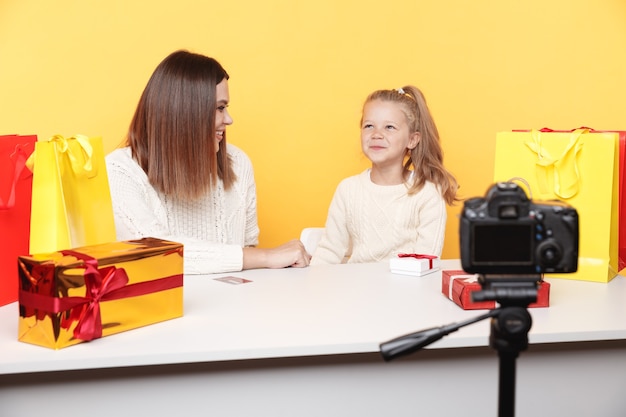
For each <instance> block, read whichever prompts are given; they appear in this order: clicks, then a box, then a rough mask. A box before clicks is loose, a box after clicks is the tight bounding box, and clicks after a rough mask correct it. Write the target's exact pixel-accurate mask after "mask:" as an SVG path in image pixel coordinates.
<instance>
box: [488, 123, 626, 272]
mask: <svg viewBox="0 0 626 417" xmlns="http://www.w3.org/2000/svg"><path fill="white" fill-rule="evenodd" d="M514 177H519V178H523V179H525V180H526V181H527V182H528V184H529V187H530V192H531V194H532V195H531V196H530V197H531V198H532V199H533V200H554V199H557V200H561V201H564V202H566V203H568V204H570V205H571V206H573V207H574V208H576V210H577V211H578V216H579V252H578V255H579V256H578V271H577V272H576V273H573V274H547V275H546V276H548V277H554V278H565V279H575V280H583V281H595V282H608V281H610V280H611V279H612V278H613V277H615V276H616V275H617V270H618V249H619V247H618V231H619V229H618V227H619V217H618V208H619V198H618V195H619V194H618V193H619V133H618V132H596V131H594V132H590V130H589V129H586V128H581V129H575V130H573V131H567V132H556V131H538V130H531V131H514V132H499V133H498V134H497V137H496V156H495V169H494V180H495V181H507V180H509V179H511V178H514Z"/></svg>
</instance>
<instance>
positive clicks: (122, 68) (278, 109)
mask: <svg viewBox="0 0 626 417" xmlns="http://www.w3.org/2000/svg"><path fill="white" fill-rule="evenodd" d="M180 48H185V49H189V50H192V51H195V52H200V53H204V54H207V55H210V56H213V57H215V58H217V59H218V60H219V61H220V62H221V63H222V64H223V65H224V66H225V68H226V69H227V71H228V72H229V73H230V75H231V81H230V90H231V101H232V103H231V114H232V116H233V118H234V119H235V124H234V125H233V126H232V127H231V128H230V129H229V131H228V140H229V141H230V142H231V143H234V144H236V145H239V146H240V147H242V148H244V149H245V150H246V152H247V153H248V154H249V156H250V157H251V159H252V161H253V163H254V166H255V170H256V178H257V182H258V184H257V185H258V199H259V201H258V203H259V220H260V226H261V245H262V246H271V245H275V244H279V243H282V242H283V241H286V240H288V239H291V238H295V237H297V236H298V235H299V232H300V229H301V228H302V227H305V226H315V225H319V226H321V225H323V224H324V222H325V218H326V211H327V208H328V204H329V202H330V199H331V197H332V194H333V192H334V189H335V186H336V185H337V183H338V182H339V181H340V180H341V179H342V178H344V177H346V176H349V175H352V174H355V173H358V172H360V171H361V170H363V169H364V168H365V167H367V166H368V163H367V160H366V159H365V158H364V157H363V156H362V155H361V151H360V147H359V129H358V121H359V118H360V110H361V104H362V101H363V99H364V98H365V97H366V96H367V94H369V93H370V92H371V91H373V90H375V89H379V88H396V87H399V86H401V85H404V84H414V85H417V86H418V87H420V88H421V89H422V90H423V91H424V93H425V95H426V98H427V100H428V101H429V105H430V107H431V110H432V112H433V115H434V117H435V121H436V122H437V124H438V127H439V129H440V133H441V136H442V140H443V147H444V152H445V162H446V164H447V166H448V167H449V168H450V169H451V170H452V171H453V173H454V174H455V175H456V176H457V178H458V179H459V182H460V183H461V187H462V188H461V194H462V196H463V197H472V196H476V195H483V194H484V191H485V190H486V188H487V186H488V185H489V184H490V183H491V178H492V170H493V161H492V160H493V155H494V140H495V135H496V132H498V131H501V130H509V129H513V128H540V127H545V126H548V127H551V128H555V129H556V128H559V129H569V128H574V127H578V126H582V125H584V126H591V127H594V128H596V129H620V130H626V106H625V105H624V103H625V100H626V2H625V1H623V0H594V1H590V0H551V1H546V0H525V1H519V0H474V1H467V0H449V1H441V0H421V1H420V0H386V1H380V0H377V1H373V0H358V1H356V0H343V1H337V0H316V1H315V2H313V1H309V2H307V1H302V2H296V1H293V0H265V1H255V0H242V1H200V0H198V1H192V0H177V1H161V0H154V1H143V2H141V1H127V0H107V1H95V0H93V1H87V0H74V1H72V0H55V1H47V0H0V133H2V134H8V133H21V134H33V133H34V134H37V135H39V137H40V138H44V139H46V138H48V137H50V136H52V135H53V134H56V133H60V134H63V135H66V136H70V135H72V134H75V133H82V134H87V135H90V136H102V137H103V138H104V141H105V149H106V150H107V152H108V151H110V150H112V149H113V148H114V147H115V146H117V145H118V144H119V143H120V142H121V141H122V140H123V139H124V134H125V131H126V128H127V126H128V124H129V122H130V118H131V116H132V113H133V111H134V107H135V105H136V103H137V100H138V98H139V95H140V94H141V91H142V90H143V88H144V86H145V84H146V82H147V80H148V77H149V76H150V74H151V73H152V71H153V69H154V68H155V66H156V65H157V64H158V63H159V62H160V61H161V60H162V59H163V58H164V57H165V56H166V55H167V54H169V53H170V52H172V51H174V50H176V49H180ZM460 207H461V206H460V205H459V206H456V207H452V208H450V210H449V221H448V228H447V234H446V244H445V247H444V254H443V257H444V258H452V257H458V253H459V250H458V230H457V229H458V220H457V215H458V212H459V210H460Z"/></svg>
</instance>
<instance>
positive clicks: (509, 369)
mask: <svg viewBox="0 0 626 417" xmlns="http://www.w3.org/2000/svg"><path fill="white" fill-rule="evenodd" d="M498 356H499V357H500V380H499V390H500V392H499V396H498V417H513V416H514V415H515V360H516V359H517V353H514V352H499V355H498Z"/></svg>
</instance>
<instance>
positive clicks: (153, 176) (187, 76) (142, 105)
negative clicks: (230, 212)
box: [127, 50, 236, 199]
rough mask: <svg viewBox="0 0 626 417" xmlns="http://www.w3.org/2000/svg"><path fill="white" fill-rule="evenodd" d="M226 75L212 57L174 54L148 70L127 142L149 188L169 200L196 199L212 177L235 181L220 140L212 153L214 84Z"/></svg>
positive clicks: (227, 184) (210, 184)
mask: <svg viewBox="0 0 626 417" xmlns="http://www.w3.org/2000/svg"><path fill="white" fill-rule="evenodd" d="M228 78H229V77H228V74H227V73H226V71H225V70H224V68H222V66H221V65H220V64H219V63H218V62H217V61H216V60H215V59H213V58H209V57H206V56H204V55H200V54H195V53H191V52H188V51H183V50H180V51H176V52H174V53H172V54H170V55H169V56H168V57H166V58H165V59H164V60H163V61H162V62H161V63H160V64H159V65H158V66H157V68H156V69H155V70H154V73H153V74H152V76H151V77H150V80H149V81H148V84H147V85H146V88H145V89H144V91H143V94H142V95H141V98H140V99H139V103H138V105H137V109H136V111H135V115H134V116H133V119H132V121H131V123H130V128H129V131H128V137H127V144H128V146H130V148H131V150H132V154H133V157H134V158H135V160H136V161H137V162H138V163H139V165H140V166H141V168H143V170H144V171H145V172H146V174H147V176H148V179H149V181H150V183H151V184H152V186H153V187H154V188H155V189H156V190H157V191H159V192H161V193H163V194H165V195H166V196H168V197H172V198H174V199H196V198H198V197H200V196H202V195H204V194H205V193H207V192H210V190H211V188H212V187H213V186H214V185H215V184H216V182H217V181H218V179H221V180H222V181H223V184H224V187H225V188H226V189H229V188H230V186H231V185H232V184H233V182H234V181H235V179H236V176H235V174H234V172H233V170H232V167H231V163H230V159H229V157H228V154H227V152H226V136H224V138H223V140H222V141H220V143H219V149H218V150H217V152H216V149H215V143H216V140H215V112H216V86H217V84H219V83H220V82H222V80H225V79H226V80H227V79H228Z"/></svg>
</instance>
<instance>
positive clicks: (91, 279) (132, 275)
mask: <svg viewBox="0 0 626 417" xmlns="http://www.w3.org/2000/svg"><path fill="white" fill-rule="evenodd" d="M18 264H19V279H20V288H19V290H20V291H19V309H20V315H19V325H18V340H20V341H22V342H26V343H32V344H35V345H40V346H44V347H49V348H53V349H60V348H63V347H67V346H71V345H75V344H78V343H82V342H86V341H90V340H93V339H97V338H99V337H103V336H108V335H112V334H115V333H120V332H123V331H126V330H130V329H135V328H137V327H142V326H146V325H149V324H153V323H158V322H161V321H165V320H169V319H173V318H177V317H182V315H183V245H182V244H180V243H176V242H169V241H165V240H161V239H155V238H143V239H139V240H132V241H124V242H113V243H105V244H100V245H93V246H85V247H81V248H74V249H72V250H67V251H58V252H53V253H49V254H39V255H29V256H20V257H19V258H18Z"/></svg>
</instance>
